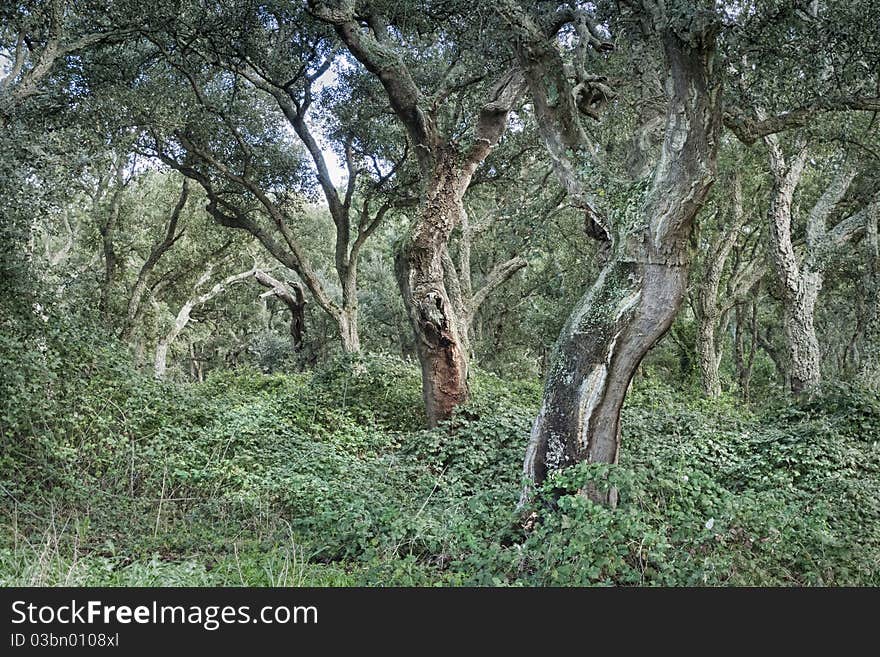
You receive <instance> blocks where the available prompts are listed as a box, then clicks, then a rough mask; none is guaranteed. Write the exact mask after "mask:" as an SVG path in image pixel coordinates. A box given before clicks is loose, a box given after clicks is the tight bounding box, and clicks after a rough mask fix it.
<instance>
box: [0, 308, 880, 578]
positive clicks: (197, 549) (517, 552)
mask: <svg viewBox="0 0 880 657" xmlns="http://www.w3.org/2000/svg"><path fill="white" fill-rule="evenodd" d="M47 312H48V313H49V316H50V320H49V321H48V322H44V321H43V320H42V319H40V318H39V317H37V318H35V319H33V320H28V321H24V320H19V321H18V322H17V323H14V322H10V323H9V325H8V326H7V327H6V328H8V329H9V330H7V331H4V332H3V336H4V338H3V339H4V341H5V342H4V344H3V350H2V352H0V353H3V354H4V356H3V358H4V361H3V366H4V367H3V369H4V371H6V372H11V373H12V376H11V377H9V378H7V380H6V381H4V385H5V386H6V387H5V388H4V393H5V394H4V397H3V399H4V407H3V414H2V418H3V419H2V442H0V465H2V468H0V472H2V473H3V475H2V482H0V484H2V494H3V503H2V507H0V509H2V515H0V524H2V525H3V532H2V535H3V536H4V537H5V538H4V539H3V541H2V544H0V583H2V584H4V585H5V584H64V583H67V584H84V585H94V584H106V585H121V584H137V585H152V584H167V585H218V584H227V585H228V584H232V585H237V584H253V585H309V584H311V585H352V584H401V585H433V584H446V585H460V584H471V585H473V584H478V585H512V586H520V585H548V584H549V585H574V584H582V585H594V584H599V585H602V584H606V585H610V584H615V585H627V584H665V585H702V584H710V585H720V584H733V585H741V584H748V585H759V584H760V585H765V584H766V585H779V584H782V585H785V584H797V585H800V584H818V585H831V584H870V585H877V584H878V583H880V572H878V567H877V564H878V563H880V535H878V527H880V522H878V520H880V507H878V502H877V500H878V499H880V452H878V444H877V435H878V426H880V400H878V399H877V397H876V395H875V396H871V395H869V394H867V393H864V392H862V391H860V390H859V389H857V388H852V387H849V388H843V387H832V388H829V389H828V390H827V391H825V392H823V394H821V395H819V396H817V397H816V398H815V399H813V400H811V401H808V402H803V403H801V404H797V405H788V406H782V407H775V408H769V409H766V410H761V409H756V410H755V411H754V412H752V413H744V412H743V411H742V409H741V408H738V405H737V404H736V403H735V400H733V399H732V398H722V399H721V400H720V402H719V403H711V404H710V403H708V402H706V401H705V400H688V399H686V398H683V397H682V396H681V395H680V394H679V395H677V396H676V395H675V394H674V392H673V391H672V390H671V389H670V388H669V387H667V386H664V385H662V384H658V383H654V382H652V381H650V380H646V381H642V382H641V383H640V384H639V385H638V386H637V387H636V388H635V390H634V391H633V394H632V396H631V400H630V403H629V405H628V407H627V408H626V409H625V417H624V427H625V430H624V435H623V449H622V453H621V457H620V465H618V466H598V465H580V466H577V467H574V468H570V469H568V470H565V471H563V472H561V473H558V474H557V475H555V476H554V477H553V478H552V479H551V480H550V481H548V482H547V485H546V486H544V488H543V489H542V490H541V491H539V494H538V496H537V498H536V499H535V501H534V503H533V505H532V507H531V508H530V509H529V510H528V511H526V513H525V514H524V515H520V514H518V513H516V511H515V506H516V503H517V499H518V496H519V491H520V480H519V471H520V463H521V459H522V450H523V448H524V445H525V442H526V440H527V437H528V432H529V430H530V427H531V422H532V420H533V418H534V415H535V413H536V410H537V402H538V400H539V398H540V390H541V387H540V384H539V383H538V382H537V381H523V382H517V381H512V382H511V381H507V380H502V379H500V378H498V377H496V376H494V375H491V374H488V373H484V372H476V373H475V374H474V376H473V380H472V389H473V396H472V400H471V402H470V403H469V404H468V405H467V406H465V407H464V408H463V409H462V410H461V411H460V412H459V413H458V414H457V415H456V417H455V418H454V419H453V420H451V421H450V422H448V423H446V424H445V425H442V426H440V427H438V428H436V429H433V430H425V429H422V428H420V427H421V426H422V423H423V418H422V417H421V416H420V415H419V414H418V413H415V412H413V409H414V408H419V407H420V404H419V399H420V390H419V376H418V372H417V370H416V368H414V367H413V366H412V365H410V364H408V363H405V362H403V361H400V360H399V359H397V358H394V357H391V356H383V355H375V356H362V357H360V358H358V359H355V360H351V359H347V358H342V357H340V358H338V359H335V360H332V361H330V362H328V363H327V364H326V365H325V366H323V367H321V368H319V369H317V370H316V371H315V372H309V373H301V374H271V375H266V374H262V373H259V372H256V371H252V370H248V369H239V370H236V371H226V372H218V373H216V374H212V375H211V376H209V378H208V380H207V381H206V382H205V383H204V384H201V385H192V384H189V385H183V384H176V383H159V382H155V381H153V380H152V379H148V378H145V377H142V376H140V375H138V374H137V373H136V372H134V371H132V370H131V369H130V368H129V367H128V366H127V365H126V358H125V357H124V356H123V355H122V354H121V352H120V350H119V349H118V348H117V347H116V346H115V345H114V344H113V343H112V342H111V343H108V344H106V345H104V346H103V347H101V348H97V349H96V348H95V346H94V345H93V344H92V343H91V341H90V340H89V339H88V335H89V332H88V331H86V330H84V329H83V328H82V327H80V328H77V327H76V326H75V325H73V324H70V323H69V322H68V323H65V322H63V321H61V320H59V319H57V318H54V317H52V315H51V310H49V311H47ZM29 322H39V323H40V325H43V327H44V328H46V331H45V334H44V335H43V336H42V337H41V338H39V340H42V341H43V342H42V344H43V347H44V348H43V349H42V350H40V349H39V348H33V349H25V350H20V349H15V344H27V340H34V339H37V338H35V337H34V336H36V335H38V334H37V333H35V332H33V330H32V329H29V328H28V327H29V325H30V324H29ZM29 330H30V331H31V332H30V333H29ZM29 335H30V336H31V337H28V336H29ZM19 340H21V341H23V342H18V343H16V342H14V341H19ZM590 482H592V483H593V484H594V485H596V486H606V485H613V486H615V487H616V488H617V489H618V491H619V495H620V504H619V506H618V508H617V509H616V510H610V509H607V508H605V507H601V506H597V505H595V504H594V503H592V502H590V501H588V500H587V499H586V498H585V497H584V496H583V495H581V494H580V493H579V491H580V490H581V489H583V488H584V487H585V486H586V485H587V484H588V483H590ZM532 511H534V514H535V515H534V516H532V517H531V518H529V516H530V514H531V513H532ZM523 518H526V520H525V523H524V522H523ZM524 525H525V526H526V527H528V529H524Z"/></svg>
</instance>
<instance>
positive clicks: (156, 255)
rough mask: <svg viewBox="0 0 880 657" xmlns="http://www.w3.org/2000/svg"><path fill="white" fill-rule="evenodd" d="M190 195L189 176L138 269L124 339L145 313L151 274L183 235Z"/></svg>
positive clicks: (123, 327)
mask: <svg viewBox="0 0 880 657" xmlns="http://www.w3.org/2000/svg"><path fill="white" fill-rule="evenodd" d="M188 196H189V182H188V179H187V178H184V179H183V186H182V188H181V190H180V196H179V198H178V200H177V204H176V205H175V206H174V209H173V210H172V211H171V217H170V218H169V220H168V224H167V226H166V228H165V236H164V238H163V239H162V240H161V241H159V242H157V243H156V244H154V245H153V247H152V248H151V249H150V254H149V255H148V256H147V259H146V260H145V261H144V264H143V265H142V266H141V268H140V271H138V277H137V280H136V281H135V284H134V288H133V289H132V291H131V297H130V298H129V300H128V308H127V309H126V312H125V321H124V323H123V325H122V331H121V332H120V337H121V338H122V339H123V340H126V341H127V340H130V339H131V336H132V333H133V332H134V329H135V327H136V326H137V323H138V320H139V319H140V317H141V316H142V314H143V312H142V309H141V303H142V302H143V300H144V293H145V292H146V291H147V282H148V280H149V278H150V274H151V273H152V271H153V269H154V268H155V267H156V265H157V264H158V263H159V260H160V259H161V258H162V256H163V255H165V253H166V252H167V251H168V249H170V248H171V247H172V246H174V243H175V242H176V241H177V240H178V239H180V236H181V235H182V233H178V232H177V224H178V221H179V220H180V213H181V212H182V211H183V207H184V206H185V205H186V199H187V197H188Z"/></svg>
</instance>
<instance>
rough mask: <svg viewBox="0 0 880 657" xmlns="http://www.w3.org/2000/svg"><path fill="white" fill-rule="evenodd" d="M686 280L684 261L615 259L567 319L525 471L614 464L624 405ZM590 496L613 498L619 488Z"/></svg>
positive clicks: (537, 473)
mask: <svg viewBox="0 0 880 657" xmlns="http://www.w3.org/2000/svg"><path fill="white" fill-rule="evenodd" d="M686 285H687V270H686V267H685V266H683V265H665V264H636V263H626V262H612V263H610V264H609V265H607V266H606V267H605V268H604V269H603V271H602V273H601V274H600V275H599V279H598V280H597V281H596V283H594V285H593V287H592V288H591V289H590V291H589V292H587V294H586V295H585V296H584V298H583V299H581V301H580V303H579V304H578V305H577V307H576V309H575V312H574V313H573V314H572V316H571V317H570V318H569V320H568V322H567V324H566V326H565V328H563V330H562V334H561V335H560V336H559V341H558V342H557V346H556V353H555V354H554V356H553V359H552V365H551V368H550V372H549V373H548V376H547V384H546V388H545V391H544V400H543V403H542V406H541V411H540V413H539V415H538V419H537V420H536V422H535V425H534V427H533V429H532V436H531V441H530V444H529V447H528V450H527V454H526V460H525V474H526V476H527V477H529V478H530V479H532V480H534V481H535V482H537V483H540V482H542V481H543V480H544V479H545V477H546V475H547V473H548V472H549V471H552V470H558V469H560V468H563V467H566V466H568V465H573V464H575V463H578V462H580V461H588V462H590V463H616V462H617V450H618V446H619V444H620V411H621V408H622V407H623V401H624V398H625V397H626V393H627V391H628V389H629V384H630V381H631V380H632V377H633V375H634V374H635V372H636V369H637V368H638V366H639V364H640V363H641V362H642V359H643V358H644V356H645V354H647V353H648V350H649V349H650V348H651V347H652V346H653V345H654V344H655V343H656V342H657V341H658V340H659V339H660V338H661V337H663V335H665V334H666V332H667V331H668V330H669V327H670V326H671V325H672V321H673V319H675V315H676V313H677V312H678V309H679V307H680V305H681V302H682V299H683V298H684V292H685V288H686ZM590 496H591V497H592V498H593V499H595V500H597V501H602V502H606V503H611V504H614V503H615V501H616V500H615V497H614V492H613V491H611V492H610V493H609V494H607V495H601V494H599V493H597V492H596V491H590Z"/></svg>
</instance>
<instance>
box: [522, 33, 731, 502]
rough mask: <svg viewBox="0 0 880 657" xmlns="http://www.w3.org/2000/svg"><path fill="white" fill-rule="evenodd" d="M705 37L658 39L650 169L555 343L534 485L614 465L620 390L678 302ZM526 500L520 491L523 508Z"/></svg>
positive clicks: (703, 123)
mask: <svg viewBox="0 0 880 657" xmlns="http://www.w3.org/2000/svg"><path fill="white" fill-rule="evenodd" d="M714 33H715V25H714V22H713V21H712V20H711V19H709V20H707V21H705V22H703V21H701V20H696V19H695V20H694V22H693V23H692V25H691V27H690V30H689V34H688V35H686V36H685V35H683V36H681V37H680V36H677V35H676V34H674V33H672V32H671V31H670V32H667V33H665V34H664V35H663V42H664V53H665V62H666V72H667V96H668V109H667V115H666V133H665V140H664V143H663V149H662V152H661V157H660V161H659V163H658V165H657V167H656V169H655V172H654V177H653V182H652V185H651V188H650V189H649V191H648V196H647V198H646V199H645V203H644V204H643V205H642V207H643V208H644V211H643V215H642V216H641V217H640V218H639V220H637V222H635V225H633V226H618V227H616V228H617V229H618V231H617V232H618V234H619V237H618V240H617V242H616V244H615V246H614V249H613V251H612V254H611V259H610V261H609V262H608V264H606V265H605V267H604V268H603V270H602V272H601V274H600V276H599V278H598V280H597V281H596V282H595V283H594V284H593V286H592V288H591V289H590V290H589V291H588V292H587V293H586V295H585V296H584V297H583V299H582V300H581V301H580V303H578V305H577V307H576V308H575V311H574V313H573V314H572V315H571V317H570V318H569V320H568V322H567V323H566V325H565V328H563V330H562V333H561V335H560V336H559V339H558V341H557V344H556V348H555V352H554V355H553V357H552V362H551V365H550V371H549V373H548V376H547V383H546V386H545V389H544V399H543V403H542V407H541V411H540V413H539V415H538V418H537V420H536V421H535V424H534V427H533V429H532V434H531V439H530V442H529V445H528V448H527V453H526V459H525V465H524V474H525V476H526V477H527V478H528V479H529V480H531V481H533V482H535V483H541V482H542V481H543V480H544V479H545V478H546V477H547V474H548V473H549V472H550V471H552V470H556V469H559V468H563V467H565V466H568V465H572V464H574V463H577V462H580V461H587V462H591V463H615V462H616V461H617V451H618V445H619V442H620V411H621V408H622V406H623V401H624V398H625V396H626V392H627V389H628V387H629V384H630V381H631V380H632V377H633V375H634V374H635V372H636V369H637V368H638V366H639V363H640V362H641V361H642V359H643V358H644V356H645V354H646V353H647V352H648V350H649V349H650V348H651V347H652V346H653V345H654V344H656V342H657V341H658V340H659V339H660V338H662V337H663V335H664V334H665V333H666V332H667V331H668V330H669V327H670V325H671V324H672V321H673V319H674V318H675V315H676V313H677V312H678V309H679V307H680V305H681V302H682V299H683V298H684V294H685V291H686V285H687V274H688V267H689V264H690V262H689V254H688V249H687V241H688V238H689V235H690V232H691V228H692V225H693V219H694V216H695V215H696V213H697V212H698V211H699V209H700V208H701V207H702V205H703V203H704V202H705V198H706V195H707V193H708V191H709V188H710V186H711V183H712V181H713V177H714V174H715V161H716V154H717V149H718V131H719V126H720V118H721V112H720V98H719V94H720V90H719V88H718V85H717V83H716V82H715V80H714V74H713V67H714V56H713V51H714ZM639 222H641V225H639ZM585 492H586V494H587V495H588V496H589V497H590V498H591V499H593V500H594V501H598V502H602V503H606V504H612V505H613V504H614V503H615V502H616V492H615V491H614V490H611V491H607V492H601V491H599V490H598V489H596V488H589V489H587V490H586V491H585ZM528 494H529V490H528V489H526V491H524V497H523V500H524V501H525V499H527V496H528Z"/></svg>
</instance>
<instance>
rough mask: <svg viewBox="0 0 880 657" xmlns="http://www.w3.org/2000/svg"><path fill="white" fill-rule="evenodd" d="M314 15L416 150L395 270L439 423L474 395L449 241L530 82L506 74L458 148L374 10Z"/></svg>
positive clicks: (323, 9) (323, 7)
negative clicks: (415, 201) (468, 140)
mask: <svg viewBox="0 0 880 657" xmlns="http://www.w3.org/2000/svg"><path fill="white" fill-rule="evenodd" d="M310 11H312V13H313V14H314V15H315V16H317V17H318V18H319V19H321V20H323V21H325V22H326V23H328V24H331V25H333V26H334V29H335V31H336V33H337V35H338V36H339V38H340V39H341V40H342V42H343V43H345V45H346V47H347V48H348V50H349V52H350V53H351V54H352V55H353V56H354V57H355V58H356V59H357V60H358V61H359V62H360V63H361V64H363V66H364V68H366V70H367V71H369V72H370V73H372V74H373V75H374V76H376V78H377V79H378V80H379V82H380V83H381V84H382V87H383V88H384V90H385V93H386V95H387V96H388V100H389V104H390V106H391V109H392V110H393V111H394V114H395V115H396V117H397V119H398V120H399V121H400V123H401V124H402V125H403V127H404V128H405V129H406V131H407V134H408V137H409V139H410V141H411V142H412V144H413V145H414V147H415V154H416V159H417V161H418V165H419V173H420V180H421V184H422V195H421V204H420V208H419V212H418V214H417V216H416V217H415V220H414V222H413V225H412V226H411V228H410V231H409V233H408V235H407V237H406V238H405V239H404V240H403V241H402V243H401V247H400V248H399V250H398V252H397V253H396V255H395V266H394V268H395V274H396V277H397V282H398V286H399V288H400V292H401V295H402V296H403V302H404V306H405V307H406V309H407V315H408V317H409V320H410V326H411V327H412V329H413V333H414V335H415V338H416V353H417V355H418V357H419V361H420V363H421V368H422V392H423V394H424V398H425V410H426V414H427V417H428V424H429V426H435V425H436V424H437V423H438V422H440V421H442V420H445V419H447V418H449V417H450V416H451V415H452V412H453V411H454V410H455V408H456V407H457V406H458V405H460V404H462V403H464V402H465V401H467V398H468V383H467V377H468V348H467V327H466V322H465V318H464V317H462V312H461V307H460V306H461V304H460V303H456V301H454V300H452V299H450V291H449V290H448V289H447V285H446V279H447V277H448V276H453V275H454V274H453V269H454V268H453V267H447V266H446V263H447V262H451V260H450V258H449V254H448V251H447V249H448V245H449V238H450V235H451V233H452V230H453V228H454V227H455V225H456V223H457V222H458V221H459V219H460V218H461V216H462V215H463V213H464V206H463V203H462V196H463V195H464V193H465V191H466V190H467V188H468V186H469V185H470V182H471V180H472V178H473V175H474V172H475V171H476V169H477V168H478V167H479V166H480V165H481V164H482V163H483V161H484V160H485V159H486V157H487V156H488V155H489V153H490V152H491V151H492V149H493V148H495V146H497V144H498V142H499V140H500V139H501V136H502V135H503V134H504V131H505V130H506V129H507V119H508V116H509V114H510V112H511V111H512V109H513V107H514V105H515V104H516V103H517V102H518V100H519V98H520V96H521V93H522V91H523V88H524V81H523V78H522V75H521V73H520V72H519V71H518V70H515V69H514V70H510V71H507V72H505V73H504V74H502V75H501V76H500V78H499V79H498V80H497V82H496V83H495V85H493V87H492V88H491V90H490V91H489V93H488V94H487V98H486V99H485V101H484V102H483V104H482V105H481V107H480V109H479V112H478V115H477V116H476V117H475V119H476V120H475V121H474V128H473V130H472V137H473V142H472V144H471V145H470V146H469V147H468V148H466V149H464V148H460V147H459V145H458V143H457V142H458V140H457V139H455V138H452V137H451V135H444V134H443V133H442V132H441V130H440V129H439V127H438V125H439V123H440V122H439V120H438V116H437V111H438V103H437V102H436V100H435V102H434V103H433V105H432V104H431V102H430V99H429V98H426V97H425V95H424V94H423V93H422V90H421V89H420V87H419V85H418V84H417V83H416V80H415V77H414V75H413V73H412V71H411V70H410V67H409V64H408V63H407V61H406V60H405V58H404V56H403V54H402V51H401V50H400V49H399V48H398V45H399V44H397V43H395V40H394V38H393V37H392V34H391V30H390V29H389V24H388V22H387V21H386V19H385V18H384V17H383V16H381V15H380V14H379V13H378V9H377V8H376V7H371V6H365V7H364V8H363V15H364V17H366V18H367V23H368V28H369V29H365V28H364V26H363V25H362V24H361V22H360V20H359V17H356V16H355V6H354V5H353V4H349V3H344V4H342V5H338V4H336V3H324V2H314V3H312V4H311V5H310ZM448 91H449V90H447V89H443V88H441V89H436V90H435V92H436V94H435V99H443V98H446V97H448V96H449V93H448ZM458 301H460V295H459V299H458Z"/></svg>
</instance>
